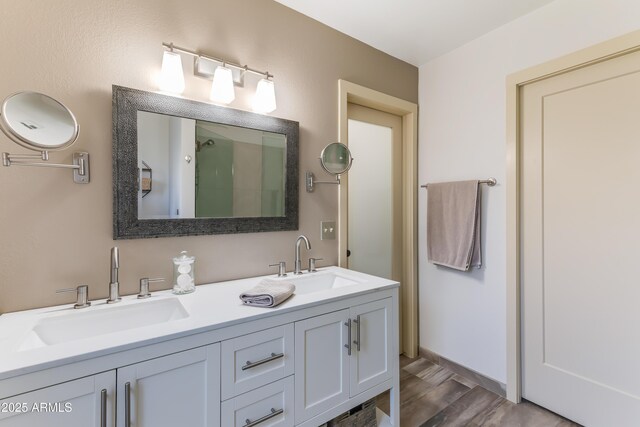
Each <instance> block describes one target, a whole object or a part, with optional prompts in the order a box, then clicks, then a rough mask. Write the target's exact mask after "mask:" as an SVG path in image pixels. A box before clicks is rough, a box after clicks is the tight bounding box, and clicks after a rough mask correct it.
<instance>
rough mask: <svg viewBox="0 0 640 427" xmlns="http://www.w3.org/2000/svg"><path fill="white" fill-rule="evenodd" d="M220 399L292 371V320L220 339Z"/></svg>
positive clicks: (258, 385)
mask: <svg viewBox="0 0 640 427" xmlns="http://www.w3.org/2000/svg"><path fill="white" fill-rule="evenodd" d="M221 356H222V400H226V399H229V398H231V397H234V396H237V395H239V394H242V393H246V392H248V391H250V390H253V389H255V388H258V387H260V386H263V385H265V384H269V383H271V382H273V381H276V380H279V379H281V378H284V377H286V376H289V375H291V374H293V369H294V358H293V324H288V325H284V326H278V327H277V328H271V329H267V330H265V331H260V332H256V333H253V334H249V335H243V336H241V337H238V338H234V339H230V340H227V341H223V342H222V354H221Z"/></svg>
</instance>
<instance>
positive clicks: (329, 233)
mask: <svg viewBox="0 0 640 427" xmlns="http://www.w3.org/2000/svg"><path fill="white" fill-rule="evenodd" d="M335 239H336V222H335V221H322V222H321V223H320V240H335Z"/></svg>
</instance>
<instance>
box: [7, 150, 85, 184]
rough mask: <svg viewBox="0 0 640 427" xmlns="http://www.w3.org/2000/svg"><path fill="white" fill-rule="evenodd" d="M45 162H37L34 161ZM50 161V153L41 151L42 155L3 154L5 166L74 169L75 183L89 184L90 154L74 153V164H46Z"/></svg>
mask: <svg viewBox="0 0 640 427" xmlns="http://www.w3.org/2000/svg"><path fill="white" fill-rule="evenodd" d="M35 159H38V160H43V161H42V162H35V161H33V160H35ZM47 160H49V152H48V151H41V152H40V154H10V153H2V165H3V166H35V167H42V168H58V169H72V170H73V181H74V182H75V183H77V184H87V183H89V153H87V152H84V151H79V152H75V153H73V164H62V163H45V162H46V161H47Z"/></svg>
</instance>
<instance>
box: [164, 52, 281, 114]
mask: <svg viewBox="0 0 640 427" xmlns="http://www.w3.org/2000/svg"><path fill="white" fill-rule="evenodd" d="M162 46H163V47H164V48H165V51H164V56H163V59H162V77H161V82H160V90H162V91H166V92H173V93H178V94H179V93H182V92H183V91H184V74H183V72H182V61H180V56H179V54H185V55H190V56H193V57H194V58H195V60H194V65H193V73H194V75H196V76H197V77H202V78H205V79H209V80H212V83H211V92H210V94H209V99H211V100H212V101H214V102H219V103H223V104H229V103H231V102H232V101H233V100H234V99H235V90H234V86H240V87H243V86H244V79H245V75H246V74H247V73H249V74H254V75H257V76H260V77H262V79H260V81H258V85H257V87H256V93H255V97H254V100H253V109H254V111H256V112H260V113H270V112H272V111H274V110H275V109H276V95H275V85H274V83H273V80H272V79H273V74H269V72H268V71H259V70H256V69H253V68H250V67H248V66H247V65H239V64H234V63H232V62H228V61H225V60H223V59H220V58H215V57H213V56H207V55H202V54H200V53H197V52H194V51H192V50H189V49H185V48H181V47H178V46H174V44H173V43H162ZM173 55H175V56H178V60H176V59H175V57H173ZM167 58H169V59H167ZM165 60H166V62H167V72H166V74H165ZM178 62H179V67H178V66H177V65H175V63H178ZM169 64H171V65H169ZM178 71H179V72H178ZM165 79H166V80H165Z"/></svg>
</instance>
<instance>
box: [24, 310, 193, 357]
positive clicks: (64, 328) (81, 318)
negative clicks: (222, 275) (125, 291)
mask: <svg viewBox="0 0 640 427" xmlns="http://www.w3.org/2000/svg"><path fill="white" fill-rule="evenodd" d="M85 310H87V311H82V312H74V313H69V314H64V315H61V316H52V317H46V318H44V319H40V320H39V321H38V322H37V323H36V325H35V326H34V328H33V329H32V331H31V332H30V334H29V336H28V337H27V339H26V340H25V342H24V343H23V345H22V347H21V349H23V350H26V349H29V348H35V347H42V346H49V345H54V344H60V343H64V342H69V341H76V340H81V339H85V338H91V337H95V336H99V335H106V334H111V333H116V332H121V331H125V330H130V329H135V328H141V327H144V326H150V325H157V324H161V323H167V322H171V321H174V320H179V319H184V318H186V317H189V313H188V312H187V310H186V309H185V308H184V306H183V305H182V303H181V302H180V301H179V300H178V299H177V298H164V299H158V300H153V301H144V302H137V303H134V304H129V305H123V306H119V307H118V306H115V307H108V308H102V307H99V308H98V307H92V308H88V309H85Z"/></svg>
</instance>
